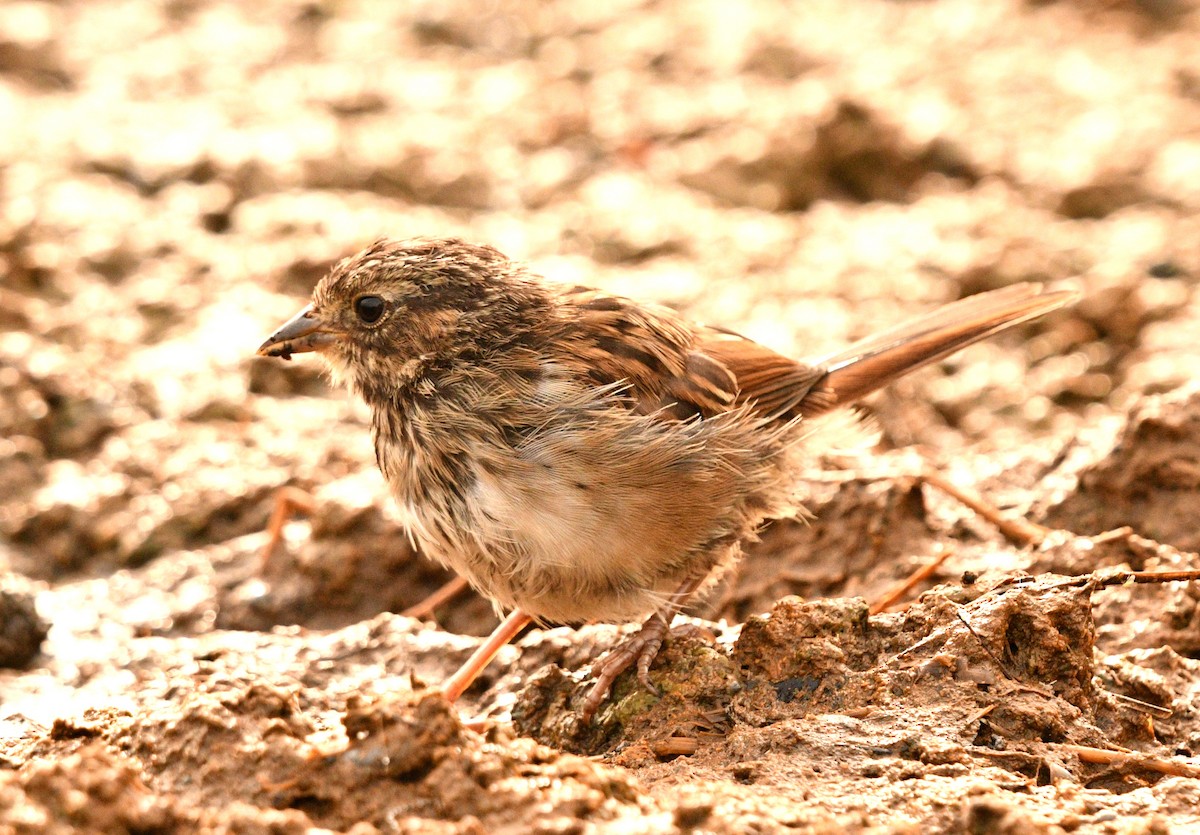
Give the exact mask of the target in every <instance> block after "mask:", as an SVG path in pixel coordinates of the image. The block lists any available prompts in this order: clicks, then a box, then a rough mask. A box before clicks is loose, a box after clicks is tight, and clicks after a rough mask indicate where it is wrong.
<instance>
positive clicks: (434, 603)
mask: <svg viewBox="0 0 1200 835" xmlns="http://www.w3.org/2000/svg"><path fill="white" fill-rule="evenodd" d="M466 588H467V581H466V580H464V579H463V578H462V577H454V578H453V579H451V580H448V581H446V582H445V583H443V584H442V585H441V586H439V587H438V589H437V590H436V591H434V592H433V593H432V594H430V595H428V596H427V597H426V598H425V599H424V600H422V601H421V602H420V603H415V604H413V605H412V606H409V607H408V608H407V609H405V610H404V611H403V612H401V613H400V614H401V615H402V616H404V617H406V618H425V617H429V616H430V615H432V614H433V610H434V609H436V608H437V607H438V606H441V605H442V604H443V603H449V602H450V601H451V600H453V599H454V598H456V597H458V595H459V594H460V593H462V592H463V591H464V590H465V589H466Z"/></svg>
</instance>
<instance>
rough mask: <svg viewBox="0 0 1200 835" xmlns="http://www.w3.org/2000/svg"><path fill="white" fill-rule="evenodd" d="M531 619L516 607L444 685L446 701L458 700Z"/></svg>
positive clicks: (443, 690)
mask: <svg viewBox="0 0 1200 835" xmlns="http://www.w3.org/2000/svg"><path fill="white" fill-rule="evenodd" d="M531 620H533V618H531V617H530V616H529V615H527V614H525V613H524V612H522V611H521V610H520V609H514V610H513V611H512V613H511V614H509V616H508V617H506V618H505V619H504V620H503V621H502V622H501V623H500V625H499V626H497V627H496V628H495V629H494V630H492V634H491V635H488V637H487V640H486V641H484V642H483V643H482V644H481V645H480V647H479V649H477V650H475V653H474V654H473V655H472V656H471V657H470V658H468V659H467V663H465V664H463V665H462V666H461V667H459V668H458V671H457V672H456V673H455V674H454V675H452V676H450V678H448V679H447V680H446V683H445V684H443V685H442V695H443V696H445V697H446V701H448V702H451V703H453V702H456V701H458V697H459V696H461V695H462V694H463V691H464V690H466V689H467V688H468V687H470V686H471V682H473V681H474V680H475V679H476V678H478V677H479V674H480V673H481V672H483V668H484V667H486V666H487V665H488V663H489V662H490V661H491V660H492V659H493V658H495V657H496V653H498V652H499V651H500V648H501V647H503V646H504V645H505V644H507V643H508V642H509V641H511V640H512V639H513V638H515V637H516V636H517V633H518V632H520V631H521V630H522V629H524V628H525V624H527V623H529V621H531Z"/></svg>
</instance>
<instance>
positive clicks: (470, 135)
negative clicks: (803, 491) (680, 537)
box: [0, 0, 1200, 835]
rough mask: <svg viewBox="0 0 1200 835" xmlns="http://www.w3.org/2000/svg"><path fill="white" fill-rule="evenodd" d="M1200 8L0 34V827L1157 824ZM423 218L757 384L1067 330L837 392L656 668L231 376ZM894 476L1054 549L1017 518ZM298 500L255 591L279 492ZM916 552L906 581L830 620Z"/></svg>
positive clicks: (1187, 738)
mask: <svg viewBox="0 0 1200 835" xmlns="http://www.w3.org/2000/svg"><path fill="white" fill-rule="evenodd" d="M1198 38H1200V7H1198V6H1197V5H1196V4H1195V3H1194V2H1191V0H1170V1H1164V2H1120V0H1111V2H1084V0H1080V1H1079V2H1065V0H1064V1H1063V2H1026V3H1018V2H999V3H974V4H971V3H953V2H948V1H947V2H940V3H895V2H890V3H889V2H876V0H855V2H851V3H829V2H809V3H800V4H773V3H769V2H765V0H751V2H742V3H730V4H722V3H701V4H696V3H687V2H673V1H672V0H668V2H661V3H646V4H641V3H637V2H633V3H617V4H607V5H606V4H582V3H572V2H567V0H558V1H557V2H547V3H532V2H529V3H519V2H507V0H500V2H495V3H488V4H478V3H472V2H466V0H463V2H451V3H425V4H400V3H396V4H393V3H384V2H369V0H364V2H359V3H328V2H299V0H297V1H296V2H288V0H275V1H268V2H261V3H253V4H251V3H245V4H242V3H233V2H228V3H222V2H217V0H176V1H175V2H165V3H150V2H146V1H145V0H127V1H126V2H117V1H116V0H112V2H109V0H98V1H97V2H92V1H91V0H89V2H83V0H74V2H72V0H66V1H65V2H41V1H40V0H22V2H12V3H7V4H4V5H0V124H3V125H4V129H3V130H0V276H2V280H0V666H2V667H3V668H4V669H0V832H18V833H25V832H30V833H32V832H71V831H89V832H143V833H144V832H195V831H209V832H218V831H237V832H243V831H244V832H302V831H309V830H310V828H312V827H319V828H324V829H328V830H334V831H353V832H354V833H356V835H365V834H366V833H370V832H375V831H381V832H392V831H399V832H447V833H449V832H455V833H457V832H464V833H468V832H469V833H476V832H479V833H483V832H487V833H505V832H541V833H563V835H565V834H566V833H577V832H592V831H597V832H622V833H623V832H647V833H650V832H654V833H658V832H676V831H677V832H685V831H703V832H729V833H734V832H737V833H740V832H777V831H784V830H790V831H803V832H830V833H832V832H875V833H892V832H895V833H910V832H911V833H916V832H972V833H1006V835H1016V834H1017V833H1041V832H1079V833H1115V832H1121V833H1164V832H1194V831H1200V660H1198V659H1200V583H1196V582H1170V583H1150V584H1148V583H1135V582H1125V581H1126V580H1129V579H1130V576H1129V572H1154V571H1182V570H1189V569H1190V570H1195V569H1200V557H1198V556H1197V554H1196V553H1195V552H1196V551H1197V550H1200V534H1198V530H1200V528H1198V526H1197V522H1196V520H1197V519H1198V518H1200V388H1197V387H1196V385H1195V383H1194V378H1195V369H1196V368H1197V367H1200V339H1198V338H1197V336H1198V335H1200V295H1197V293H1196V284H1197V279H1198V277H1200V211H1198V210H1200V49H1197V48H1196V44H1197V42H1198V40H1197V39H1198ZM380 234H390V235H397V236H404V235H410V234H435V235H447V234H459V235H463V236H466V237H469V238H472V239H477V240H481V241H486V242H489V243H492V244H494V245H496V246H498V247H500V248H501V249H503V250H505V251H507V252H509V253H510V254H512V255H515V256H519V257H522V258H526V259H528V260H530V261H532V262H533V263H534V264H535V265H536V267H537V268H538V269H539V270H540V271H541V272H543V273H545V274H547V275H550V276H551V277H554V278H557V279H560V280H563V281H568V282H576V283H585V284H596V285H601V286H604V287H607V288H610V289H612V290H614V291H617V292H621V293H625V294H628V295H634V296H638V297H644V298H650V299H655V300H658V301H662V302H666V303H669V304H673V305H675V306H677V307H679V308H681V309H683V310H685V311H686V312H687V313H688V314H689V315H691V316H693V317H694V318H697V319H701V320H707V321H712V322H716V323H720V324H723V325H727V326H730V327H735V328H737V329H738V330H740V331H742V332H745V333H747V334H748V335H751V336H753V337H755V338H757V339H759V340H761V341H763V342H766V343H767V344H770V345H772V346H774V347H776V348H777V349H779V350H781V351H785V352H789V353H793V354H795V355H803V354H806V353H809V352H820V351H823V350H827V349H830V348H833V347H836V346H838V345H840V344H843V343H845V342H846V341H848V340H850V339H852V338H855V337H858V336H861V335H863V334H865V333H867V332H868V331H870V330H871V329H873V328H877V327H880V326H883V325H886V324H890V323H894V322H895V321H897V320H898V319H899V318H900V317H902V316H903V315H906V314H908V313H911V312H915V311H919V310H925V309H928V308H929V307H930V306H932V305H934V304H936V303H938V302H942V301H945V300H948V299H951V298H955V297H958V296H961V295H964V294H968V293H973V292H977V291H980V290H984V289H988V288H991V287H995V286H1000V285H1003V284H1006V283H1009V282H1012V281H1016V280H1022V279H1029V278H1033V279H1038V280H1043V281H1049V282H1064V283H1068V284H1072V285H1074V286H1076V287H1078V288H1079V289H1081V290H1082V291H1083V292H1084V299H1083V301H1082V302H1080V303H1079V304H1078V305H1077V306H1076V307H1075V308H1073V309H1071V310H1067V311H1063V312H1061V313H1059V314H1056V315H1054V316H1052V317H1049V318H1047V319H1045V320H1043V321H1039V322H1035V323H1033V324H1030V325H1027V326H1025V327H1023V328H1022V329H1020V330H1019V331H1018V332H1014V333H1011V334H1006V335H1005V336H1003V337H1001V338H999V339H996V340H993V341H992V342H990V343H988V344H983V345H979V346H975V347H973V348H971V349H970V350H968V351H965V352H963V353H962V354H961V355H959V356H956V357H953V358H951V359H950V360H947V361H946V362H944V363H942V364H940V365H939V366H938V367H937V368H935V369H930V370H927V371H924V372H922V373H921V374H918V375H915V376H913V377H912V378H911V379H908V380H905V381H903V382H901V383H899V384H897V385H896V386H894V387H892V389H891V390H889V391H888V392H886V393H884V394H882V395H880V396H879V397H877V398H876V399H875V400H874V401H873V402H872V403H871V404H870V406H869V407H868V411H869V412H870V413H871V414H872V415H873V419H874V420H875V422H876V423H877V424H878V426H879V427H880V428H881V430H882V432H883V436H884V440H883V443H882V444H881V445H880V447H879V448H877V449H875V450H873V451H870V452H866V453H859V454H855V455H850V454H846V455H837V456H831V457H830V458H829V460H828V461H827V462H826V464H827V466H825V467H824V468H823V469H822V470H820V471H819V472H817V471H815V472H813V473H811V474H809V475H810V476H811V489H810V490H809V493H808V496H807V500H806V506H807V508H808V510H809V511H811V512H812V514H813V515H814V519H813V521H811V522H809V523H802V522H798V521H791V522H781V523H777V524H774V525H772V526H771V527H769V528H768V529H767V530H766V531H764V533H763V536H762V539H761V541H760V542H759V543H757V544H756V545H754V546H753V547H752V548H751V549H750V552H749V553H748V555H747V557H746V559H745V560H744V561H743V563H742V564H741V567H740V569H739V571H738V573H737V574H736V576H734V577H731V578H730V579H729V580H728V581H727V582H726V583H725V584H724V586H723V587H722V588H721V589H720V590H719V592H718V593H717V594H715V595H714V596H712V597H711V598H710V599H709V600H708V601H706V602H704V603H702V604H700V605H698V606H697V607H696V609H695V610H694V611H693V612H692V614H693V615H695V616H696V618H695V619H693V620H692V621H691V623H692V624H693V625H695V626H698V627H699V628H698V629H690V630H686V631H680V632H679V633H678V634H677V635H676V636H675V638H674V639H673V640H672V641H670V642H669V644H668V647H667V649H666V650H665V651H664V653H663V654H662V656H661V657H660V659H659V660H658V661H657V662H656V664H655V666H654V668H653V671H652V674H653V676H654V679H655V681H656V682H657V684H658V686H659V688H660V689H661V691H662V696H661V698H657V697H654V696H653V695H652V694H650V693H648V692H647V691H645V690H644V689H642V688H640V687H639V686H638V685H637V684H636V682H635V681H634V680H633V679H632V678H630V677H626V678H623V679H621V680H620V681H619V683H618V686H617V688H616V691H615V694H614V698H613V699H612V701H611V702H610V703H609V704H608V705H607V706H606V707H605V708H603V709H602V710H601V712H600V714H599V716H598V717H597V719H596V721H595V722H594V723H593V724H591V725H583V724H581V723H580V722H579V721H578V719H577V715H576V708H577V707H578V705H579V703H580V700H581V698H582V694H583V693H584V692H586V686H587V677H586V670H587V667H588V664H589V662H590V660H591V659H592V658H593V657H594V656H595V655H596V654H597V653H598V652H599V651H601V650H603V649H604V648H605V647H606V646H608V645H610V644H611V642H612V641H613V639H614V636H615V635H616V634H617V632H618V629H619V628H621V627H617V626H609V625H592V626H587V627H584V628H581V629H569V628H565V627H564V628H558V629H547V630H532V631H529V632H528V633H526V634H525V635H524V636H523V637H522V638H521V639H520V640H519V641H518V643H517V644H516V645H515V646H513V647H509V648H507V649H506V650H505V651H504V652H502V653H501V655H500V657H499V658H498V660H497V662H496V663H495V664H494V665H493V666H492V667H491V668H490V669H489V671H488V672H487V674H486V675H485V676H484V677H483V678H482V679H481V680H480V681H479V682H478V683H477V684H476V685H475V686H474V687H473V688H472V689H471V690H470V691H469V692H468V694H467V697H466V699H465V700H464V704H463V705H462V708H461V709H462V710H463V711H464V712H465V713H466V714H467V715H486V716H487V717H489V718H490V721H489V722H486V723H484V724H483V730H481V731H476V730H472V729H469V728H466V727H464V726H463V724H462V722H461V721H460V719H459V717H458V713H457V712H456V711H455V710H452V709H450V708H449V707H448V706H447V705H445V703H444V702H443V701H442V700H441V699H440V698H438V697H435V696H433V695H430V692H429V689H428V688H429V687H430V685H436V684H437V683H438V682H440V681H442V680H443V679H444V678H445V677H446V676H447V675H448V674H449V672H450V671H452V670H453V669H454V667H455V666H456V665H457V664H459V663H460V662H461V661H462V660H463V659H464V658H465V657H466V656H467V654H469V652H470V651H471V649H472V648H473V647H474V646H475V645H476V643H477V638H476V637H474V636H478V635H481V634H485V633H486V632H487V631H489V630H490V629H491V627H492V626H493V625H494V623H495V620H494V616H493V615H492V613H491V609H490V607H489V606H488V604H487V603H486V602H484V601H482V600H479V599H476V598H472V597H470V596H464V597H462V598H460V599H459V600H457V601H455V602H454V603H452V604H450V605H448V606H445V607H443V608H442V609H441V610H439V611H438V612H437V613H436V616H435V618H434V619H433V620H429V621H419V620H414V619H411V618H405V617H402V616H400V615H398V614H393V613H395V612H400V611H402V610H403V609H404V608H406V607H408V606H410V605H412V604H414V603H416V602H418V601H419V600H421V599H422V598H423V597H424V596H425V595H426V594H428V593H429V592H431V591H432V590H434V589H436V588H437V587H438V586H439V585H440V584H442V583H443V582H444V581H445V580H446V579H447V577H446V575H445V574H444V573H443V572H442V571H441V570H440V569H438V568H437V567H435V566H433V565H431V564H429V563H427V562H426V561H424V560H423V558H421V557H420V556H419V555H417V554H414V553H413V552H412V550H411V548H410V547H409V545H408V543H407V540H406V538H405V536H404V534H403V532H402V531H401V530H400V529H399V527H398V526H397V524H396V521H395V518H394V514H393V510H392V509H391V507H390V506H389V504H388V501H387V499H386V491H385V490H384V487H383V483H382V479H381V478H380V476H379V475H378V473H377V472H376V471H375V470H374V462H373V454H372V450H371V446H370V439H369V436H368V430H367V426H366V422H365V420H364V411H363V408H362V407H361V406H360V405H359V404H357V403H354V402H352V401H351V400H350V399H349V398H348V397H347V396H345V395H344V394H343V393H341V392H338V391H332V390H331V389H330V388H329V387H328V384H327V383H326V382H325V381H324V380H323V378H322V377H321V375H320V372H319V370H318V368H317V364H316V363H315V362H305V361H301V362H296V363H290V364H283V363H278V362H271V361H265V360H259V359H256V358H254V356H253V353H254V349H255V347H257V345H258V344H259V343H260V342H261V341H262V339H263V338H264V337H265V336H266V335H267V334H268V333H269V332H270V331H271V330H272V329H273V328H274V327H275V326H276V325H277V324H278V323H279V322H280V321H282V320H283V319H284V318H285V317H287V316H289V315H290V314H291V313H292V312H294V310H295V309H296V308H298V307H299V306H300V305H301V304H302V303H303V300H304V298H305V297H306V295H307V293H308V291H309V290H310V289H311V287H312V285H313V283H314V282H315V281H316V280H317V279H318V278H319V277H320V275H321V274H322V272H323V271H324V270H325V269H326V268H327V266H328V265H329V264H330V263H331V262H332V261H333V260H335V259H337V258H338V257H340V256H342V255H345V254H347V253H348V252H350V251H351V250H353V249H356V248H358V247H360V246H362V245H364V244H365V243H367V242H369V241H370V240H371V239H372V238H374V237H376V236H377V235H380ZM927 468H928V469H932V470H934V471H936V472H938V473H940V474H942V475H943V476H944V477H945V478H946V479H948V480H950V481H951V482H953V483H954V484H957V485H959V486H960V487H962V488H965V489H968V490H972V491H975V492H978V493H980V494H982V495H984V496H986V497H987V499H988V500H989V501H991V502H992V503H994V504H996V505H997V506H999V507H1000V508H1002V509H1003V511H1004V512H1005V513H1006V514H1008V515H1010V516H1013V517H1025V518H1028V519H1031V520H1033V521H1036V522H1039V523H1041V524H1043V525H1045V526H1047V527H1048V528H1050V529H1052V530H1051V532H1050V534H1049V536H1048V537H1047V538H1046V539H1045V541H1044V542H1043V543H1042V544H1040V545H1027V544H1026V545H1023V544H1014V543H1011V542H1008V541H1007V540H1006V539H1005V538H1004V537H1003V536H1002V535H1001V534H1000V533H999V532H998V531H997V529H996V528H995V527H994V526H993V525H992V524H990V523H988V522H985V521H982V520H981V519H979V518H977V517H976V516H975V515H974V514H973V513H972V512H971V511H969V510H967V509H966V508H965V507H963V506H962V505H961V504H959V503H958V502H956V501H955V500H953V499H950V498H949V497H947V496H946V495H944V494H943V493H941V492H939V491H936V490H933V489H931V488H929V487H928V486H925V485H923V484H922V482H921V481H920V480H919V478H918V476H919V475H920V474H921V472H922V471H924V470H925V469H927ZM289 485H290V486H294V487H299V488H303V489H306V490H309V491H311V492H312V493H313V494H314V495H315V496H316V499H317V503H316V508H315V510H314V512H313V513H312V514H311V515H309V516H307V517H306V518H302V519H297V520H296V521H294V522H292V523H290V524H289V525H288V527H287V529H286V534H287V535H286V538H285V542H284V543H283V544H282V546H281V547H280V548H279V549H278V550H277V552H276V553H275V554H274V555H273V556H272V557H271V559H270V560H269V561H267V562H266V563H265V565H264V563H263V561H262V558H261V556H260V552H261V550H262V547H263V544H264V541H265V537H264V534H263V532H262V531H263V527H264V524H265V522H266V519H267V517H268V515H269V513H270V511H271V507H272V502H273V497H274V496H275V494H276V492H277V490H278V489H279V488H281V487H283V486H289ZM935 559H944V561H943V562H941V563H940V565H939V566H938V567H937V568H936V570H935V571H934V572H933V574H932V576H931V577H930V578H928V579H927V580H925V581H923V582H921V583H920V584H918V585H917V587H916V588H915V589H914V590H913V591H912V592H911V593H909V594H907V595H903V596H901V598H900V600H899V602H898V603H896V604H895V605H893V606H892V607H890V609H891V610H890V611H886V612H884V613H881V614H870V611H869V608H868V607H869V604H871V603H874V602H876V601H879V600H881V599H882V598H883V596H884V595H885V594H886V593H887V592H888V591H889V590H890V589H892V588H893V587H894V586H896V584H898V583H900V582H901V581H903V580H904V578H906V577H907V576H909V575H910V574H912V573H913V572H914V571H915V570H917V569H919V568H921V567H922V566H925V565H927V564H929V563H930V562H931V561H933V560H935Z"/></svg>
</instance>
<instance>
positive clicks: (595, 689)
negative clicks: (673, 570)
mask: <svg viewBox="0 0 1200 835" xmlns="http://www.w3.org/2000/svg"><path fill="white" fill-rule="evenodd" d="M703 579H704V578H702V577H701V578H698V579H695V580H688V581H687V582H686V583H684V584H683V585H681V586H680V587H679V588H678V589H677V590H676V591H675V593H674V594H672V595H671V597H670V599H669V600H667V602H666V603H665V604H663V606H662V607H661V608H660V609H659V610H658V611H657V612H655V613H654V614H652V615H651V616H650V617H648V618H646V621H645V623H643V624H642V628H641V629H639V630H638V631H637V632H635V633H633V634H632V635H630V636H629V637H628V638H626V639H624V640H623V641H621V643H619V644H617V645H616V646H615V647H613V648H612V650H610V651H609V652H608V654H607V655H605V656H603V657H602V658H600V659H598V660H597V661H596V663H595V664H593V665H592V675H594V676H596V683H595V684H593V685H592V689H591V690H590V691H589V692H588V694H587V698H586V699H584V702H583V708H582V709H581V710H580V712H579V713H580V717H581V718H582V719H583V721H584V722H590V721H592V717H593V716H595V715H596V711H597V710H599V709H600V705H602V704H604V700H605V699H606V698H608V694H609V691H611V690H612V686H613V683H614V682H615V681H616V680H617V677H618V676H619V675H621V673H623V672H625V671H626V670H628V669H629V667H630V666H631V665H632V664H633V663H634V662H635V661H636V662H637V673H638V681H639V682H641V684H642V686H643V687H645V688H646V689H647V690H649V691H650V692H651V693H654V694H655V695H658V688H657V687H655V686H654V682H652V681H651V680H650V665H651V664H652V663H653V662H654V657H655V656H656V655H658V651H659V650H660V649H662V644H663V639H664V638H665V637H666V635H667V628H668V627H669V626H670V625H671V620H672V619H673V618H674V617H675V614H676V613H677V612H678V611H679V610H680V609H681V608H683V604H684V603H686V602H687V599H688V598H689V597H691V596H692V593H693V592H695V591H696V589H697V588H698V587H699V585H700V583H701V582H702V580H703Z"/></svg>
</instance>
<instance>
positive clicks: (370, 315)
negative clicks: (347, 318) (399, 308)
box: [354, 296, 385, 325]
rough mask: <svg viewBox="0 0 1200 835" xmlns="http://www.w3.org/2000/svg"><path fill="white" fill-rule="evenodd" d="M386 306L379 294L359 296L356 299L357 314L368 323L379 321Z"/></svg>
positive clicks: (355, 310) (355, 309) (355, 308)
mask: <svg viewBox="0 0 1200 835" xmlns="http://www.w3.org/2000/svg"><path fill="white" fill-rule="evenodd" d="M384 306H385V305H384V302H383V299H381V298H379V296H359V297H358V298H357V299H355V300H354V312H355V314H357V315H358V318H359V319H360V320H361V321H363V322H366V323H367V324H368V325H372V324H374V323H375V322H378V321H379V317H380V316H382V315H383V308H384Z"/></svg>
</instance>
